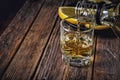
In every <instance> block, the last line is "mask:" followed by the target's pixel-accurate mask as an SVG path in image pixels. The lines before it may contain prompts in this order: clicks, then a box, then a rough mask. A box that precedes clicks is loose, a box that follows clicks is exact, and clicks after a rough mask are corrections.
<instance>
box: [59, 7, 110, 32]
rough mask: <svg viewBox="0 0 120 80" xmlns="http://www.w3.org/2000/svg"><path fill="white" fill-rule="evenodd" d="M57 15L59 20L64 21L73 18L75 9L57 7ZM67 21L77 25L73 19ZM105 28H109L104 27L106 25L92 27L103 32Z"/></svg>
mask: <svg viewBox="0 0 120 80" xmlns="http://www.w3.org/2000/svg"><path fill="white" fill-rule="evenodd" d="M58 15H59V17H60V18H61V19H65V18H67V17H73V16H75V7H70V6H62V7H59V8H58ZM68 21H69V22H70V23H72V24H77V19H75V18H70V19H69V20H68ZM86 27H87V26H86ZM107 28H109V26H106V25H97V26H95V27H94V29H95V30H103V29H107Z"/></svg>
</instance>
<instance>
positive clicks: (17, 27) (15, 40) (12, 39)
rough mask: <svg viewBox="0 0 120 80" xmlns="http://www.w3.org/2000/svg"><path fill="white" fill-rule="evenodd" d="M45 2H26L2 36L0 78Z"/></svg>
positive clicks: (0, 40) (0, 41)
mask: <svg viewBox="0 0 120 80" xmlns="http://www.w3.org/2000/svg"><path fill="white" fill-rule="evenodd" d="M42 3H43V0H40V1H39V2H34V3H30V2H29V1H26V3H25V4H24V6H23V7H22V8H21V9H20V10H19V12H18V13H17V15H16V16H15V17H14V19H13V20H12V22H11V23H10V24H9V25H8V27H7V28H6V30H5V31H4V32H3V34H1V36H0V78H1V77H2V74H3V73H4V71H5V70H6V68H7V66H8V65H9V63H10V61H11V60H12V58H13V57H14V55H15V52H16V51H17V49H18V48H19V46H20V44H21V42H22V40H24V37H25V35H26V33H27V31H28V30H29V28H30V26H31V24H32V22H33V21H34V19H35V17H36V15H37V13H38V11H39V10H40V7H41V5H42Z"/></svg>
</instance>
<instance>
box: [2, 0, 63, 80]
mask: <svg viewBox="0 0 120 80" xmlns="http://www.w3.org/2000/svg"><path fill="white" fill-rule="evenodd" d="M60 4H61V1H58V0H47V1H46V2H45V4H44V5H43V6H42V8H41V10H40V13H39V15H38V16H37V19H36V20H35V22H34V23H33V25H32V27H31V29H30V30H29V32H28V34H27V35H26V37H25V39H24V41H23V43H22V44H21V46H20V49H19V50H18V52H17V53H16V55H15V57H14V59H13V61H12V62H11V64H10V65H9V67H8V69H7V70H6V72H5V74H4V75H3V78H2V79H3V80H6V79H16V80H30V79H32V75H34V71H35V69H36V66H37V63H38V61H39V58H40V57H41V56H42V55H43V53H42V52H43V50H44V47H45V46H46V43H47V42H48V39H49V36H50V34H51V31H52V29H53V27H54V24H55V22H56V18H57V9H58V6H60ZM25 17H27V16H25Z"/></svg>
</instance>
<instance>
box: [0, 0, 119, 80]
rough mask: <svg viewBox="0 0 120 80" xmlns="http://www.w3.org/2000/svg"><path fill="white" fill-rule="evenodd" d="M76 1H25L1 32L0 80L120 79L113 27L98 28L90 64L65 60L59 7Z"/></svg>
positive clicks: (117, 42)
mask: <svg viewBox="0 0 120 80" xmlns="http://www.w3.org/2000/svg"><path fill="white" fill-rule="evenodd" d="M75 1H76V0H36V1H29V0H27V1H26V2H25V4H24V6H23V7H22V8H21V9H20V10H19V11H18V13H17V14H16V16H15V17H14V18H13V20H12V21H11V22H10V24H9V25H8V26H7V28H6V29H5V30H4V31H3V33H2V34H1V35H0V80H120V63H119V61H120V40H118V39H116V37H115V36H114V34H113V32H112V31H111V30H110V29H107V30H103V31H96V32H95V51H94V55H93V56H94V59H93V63H92V64H91V65H90V66H88V67H81V68H80V67H79V68H78V67H72V66H66V65H64V64H63V62H62V59H61V51H60V45H59V35H60V30H59V21H60V19H59V17H58V14H57V10H58V7H59V6H62V5H68V4H71V3H74V2H75ZM112 54H114V56H112Z"/></svg>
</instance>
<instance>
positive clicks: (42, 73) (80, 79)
mask: <svg viewBox="0 0 120 80" xmlns="http://www.w3.org/2000/svg"><path fill="white" fill-rule="evenodd" d="M69 3H70V1H69V0H68V1H67V2H66V4H65V5H68V4H69ZM59 31H60V30H59V20H58V22H57V24H56V26H55V29H54V30H53V33H52V34H51V37H50V40H49V42H48V45H47V46H46V49H45V52H44V54H43V57H42V58H41V60H40V63H39V66H38V69H37V72H36V74H35V77H34V80H42V79H43V80H91V76H92V65H91V66H89V67H85V68H76V67H71V66H67V65H64V64H63V62H62V56H61V51H60V44H59V37H60V36H59V33H60V32H59Z"/></svg>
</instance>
